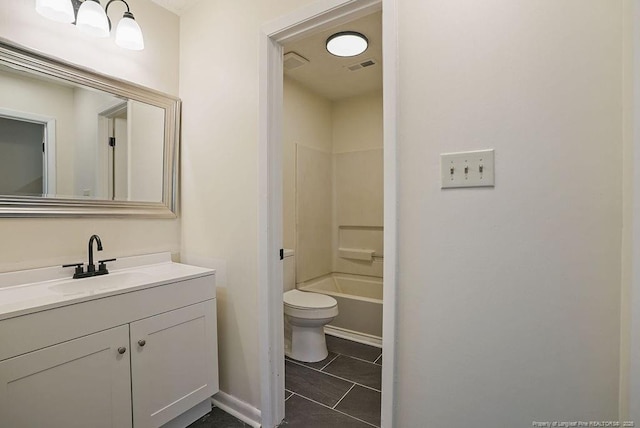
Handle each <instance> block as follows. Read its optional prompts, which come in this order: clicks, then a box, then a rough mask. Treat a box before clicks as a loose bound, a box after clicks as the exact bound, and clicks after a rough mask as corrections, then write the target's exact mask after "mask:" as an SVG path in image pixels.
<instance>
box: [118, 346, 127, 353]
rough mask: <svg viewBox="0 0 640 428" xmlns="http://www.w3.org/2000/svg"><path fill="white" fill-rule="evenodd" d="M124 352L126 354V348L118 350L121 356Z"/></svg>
mask: <svg viewBox="0 0 640 428" xmlns="http://www.w3.org/2000/svg"><path fill="white" fill-rule="evenodd" d="M125 352H127V348H125V347H124V346H121V347H119V348H118V354H120V355H122V354H124V353H125Z"/></svg>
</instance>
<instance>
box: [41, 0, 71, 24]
mask: <svg viewBox="0 0 640 428" xmlns="http://www.w3.org/2000/svg"><path fill="white" fill-rule="evenodd" d="M36 11H37V12H38V13H39V14H40V15H42V16H44V17H46V18H49V19H51V20H53V21H57V22H64V23H65V24H71V23H72V22H73V21H75V19H76V16H75V13H74V12H73V4H71V2H70V1H69V0H36Z"/></svg>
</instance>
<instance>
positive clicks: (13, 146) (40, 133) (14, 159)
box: [0, 109, 56, 196]
mask: <svg viewBox="0 0 640 428" xmlns="http://www.w3.org/2000/svg"><path fill="white" fill-rule="evenodd" d="M0 129H2V130H3V132H2V139H1V140H0V171H2V174H0V175H1V176H2V179H0V183H1V185H0V194H3V195H17V196H42V195H55V193H56V164H55V159H56V122H55V119H52V118H49V117H44V116H40V115H35V114H30V113H24V112H17V111H12V110H7V109H0Z"/></svg>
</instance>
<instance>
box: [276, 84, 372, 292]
mask: <svg viewBox="0 0 640 428" xmlns="http://www.w3.org/2000/svg"><path fill="white" fill-rule="evenodd" d="M283 122H284V125H283V126H284V130H283V134H284V137H283V186H284V187H283V190H284V191H283V224H284V241H283V242H284V246H285V247H287V248H295V249H296V271H297V273H296V280H297V282H303V281H307V280H310V279H313V278H316V277H318V276H322V275H326V274H328V273H330V272H346V273H354V274H362V275H376V276H382V258H381V257H382V256H383V242H382V220H383V218H382V217H383V216H382V207H383V195H382V93H381V92H380V91H377V92H374V93H369V94H364V95H360V96H356V97H351V98H347V99H343V100H338V101H333V102H332V101H329V100H327V99H326V98H324V97H322V96H319V95H317V94H315V93H314V92H312V91H310V90H309V89H307V88H305V87H304V86H301V85H300V84H299V83H297V82H296V81H294V80H292V79H289V78H287V77H285V79H284V118H283ZM296 148H297V149H296ZM327 153H328V154H329V155H328V156H327ZM296 176H297V178H296ZM296 207H297V209H296ZM296 229H297V232H298V235H297V240H296ZM292 243H295V246H294V247H291V246H290V245H292ZM340 247H345V248H364V249H373V250H375V251H376V254H375V255H376V259H375V261H373V262H366V261H359V260H352V259H345V258H341V257H338V248H340Z"/></svg>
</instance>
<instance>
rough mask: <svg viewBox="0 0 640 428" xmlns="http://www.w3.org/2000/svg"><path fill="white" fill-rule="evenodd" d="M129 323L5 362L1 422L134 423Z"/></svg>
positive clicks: (19, 425) (114, 426)
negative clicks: (127, 347)
mask: <svg viewBox="0 0 640 428" xmlns="http://www.w3.org/2000/svg"><path fill="white" fill-rule="evenodd" d="M128 343H129V328H128V326H120V327H116V328H112V329H109V330H106V331H102V332H100V333H96V334H91V335H89V336H85V337H81V338H79V339H75V340H70V341H68V342H65V343H61V344H59V345H54V346H49V347H47V348H44V349H41V350H38V351H34V352H30V353H28V354H25V355H21V356H18V357H15V358H10V359H8V360H5V361H2V362H0V426H3V427H12V428H33V427H69V428H86V427H88V426H91V427H95V428H120V427H122V428H127V427H131V386H130V385H131V384H130V370H129V369H130V364H129V355H128V353H126V351H125V353H124V354H119V353H118V349H121V350H122V349H123V348H122V347H123V346H127V345H128Z"/></svg>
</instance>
